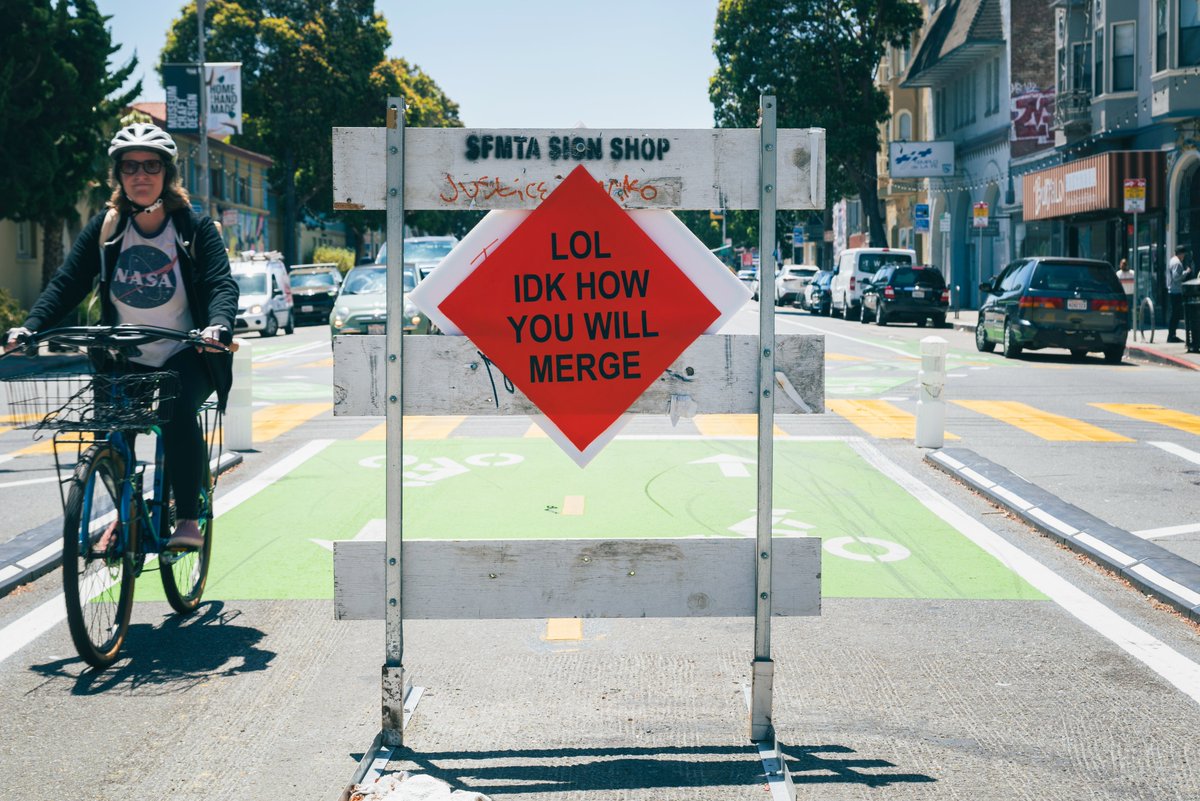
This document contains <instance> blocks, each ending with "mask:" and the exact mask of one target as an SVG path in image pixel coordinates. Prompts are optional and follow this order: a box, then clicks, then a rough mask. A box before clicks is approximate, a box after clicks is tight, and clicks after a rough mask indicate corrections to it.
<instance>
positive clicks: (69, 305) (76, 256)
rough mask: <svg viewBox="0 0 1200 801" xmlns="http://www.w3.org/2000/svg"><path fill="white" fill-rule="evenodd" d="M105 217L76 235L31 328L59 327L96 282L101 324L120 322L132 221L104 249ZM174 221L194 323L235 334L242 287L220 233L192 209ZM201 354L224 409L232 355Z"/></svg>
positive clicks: (29, 324)
mask: <svg viewBox="0 0 1200 801" xmlns="http://www.w3.org/2000/svg"><path fill="white" fill-rule="evenodd" d="M104 216H105V212H101V213H100V214H97V215H96V216H95V217H93V218H92V219H91V220H90V221H89V222H88V224H87V225H86V226H84V228H83V231H81V232H80V234H79V236H78V237H76V239H75V244H74V245H73V246H72V247H71V253H70V255H68V256H67V260H66V261H64V262H63V264H62V266H61V267H59V268H58V271H57V272H56V273H55V274H54V276H53V277H52V278H51V279H50V283H49V284H47V285H46V288H45V290H43V292H42V294H41V297H39V298H38V299H37V302H36V303H34V304H33V309H31V310H30V312H29V317H28V318H27V319H26V320H25V327H26V328H28V329H29V330H31V331H39V330H44V329H46V328H48V327H51V326H54V325H56V324H57V323H58V322H59V320H61V319H62V318H63V317H64V316H66V315H67V314H68V313H70V312H72V311H74V310H75V309H76V308H77V307H78V306H79V304H80V303H81V302H82V301H83V299H84V298H85V297H87V295H88V293H89V292H91V291H92V287H93V286H96V285H97V282H99V283H98V288H99V293H98V294H99V296H100V322H101V324H102V325H113V324H115V323H116V321H117V311H116V308H115V307H114V306H113V303H112V297H111V294H110V290H109V285H110V283H111V281H112V270H113V268H114V267H115V266H116V263H117V257H118V256H120V254H121V239H122V237H123V236H124V234H125V228H126V226H128V225H129V224H130V222H129V220H130V218H129V217H127V216H122V217H121V218H120V220H119V221H118V222H117V227H116V229H115V231H114V232H113V235H112V236H111V237H110V238H109V239H108V241H107V242H105V243H104V247H103V248H101V247H100V229H101V228H102V227H103V225H104ZM170 218H171V222H173V223H174V224H175V235H176V240H175V247H176V250H177V251H178V254H179V270H180V273H181V274H182V275H183V282H184V286H185V287H186V288H187V297H188V306H189V308H190V309H191V312H192V320H193V321H194V322H195V324H196V326H197V327H198V328H205V327H207V326H210V325H223V326H225V327H226V328H228V329H229V330H230V331H232V330H233V326H234V318H235V317H236V316H237V305H238V285H237V282H236V281H234V280H233V276H232V275H231V274H230V271H229V256H228V255H227V254H226V252H225V243H224V242H223V241H222V240H221V235H220V234H219V233H218V232H217V228H216V226H215V225H214V224H213V221H212V219H211V218H209V217H200V216H198V215H196V214H195V213H193V212H192V211H191V209H176V210H175V211H173V212H171V214H170ZM202 355H203V356H204V359H203V362H204V364H205V366H206V367H207V368H208V370H209V373H210V374H211V376H212V379H213V386H215V387H216V389H217V398H218V400H219V401H220V405H221V408H224V407H225V401H226V399H227V398H228V397H229V388H230V386H231V385H232V384H233V357H232V356H231V355H230V354H228V353H208V352H205V353H203V354H202Z"/></svg>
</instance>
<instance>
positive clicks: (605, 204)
mask: <svg viewBox="0 0 1200 801" xmlns="http://www.w3.org/2000/svg"><path fill="white" fill-rule="evenodd" d="M761 111H762V125H761V127H760V128H759V129H728V130H726V129H718V130H651V131H648V130H632V129H631V130H589V129H565V130H544V129H532V130H522V129H511V130H474V129H454V128H438V129H432V128H414V129H407V130H406V129H405V128H404V125H403V119H404V109H403V106H402V104H401V101H400V100H399V99H398V98H393V99H391V100H389V108H388V117H387V119H388V124H387V126H386V127H385V128H337V129H334V132H333V137H334V200H335V206H336V207H337V208H340V209H345V210H351V209H386V210H387V238H388V240H389V242H390V243H391V246H390V247H389V248H388V252H387V254H388V286H389V294H388V318H389V320H391V321H396V320H400V319H401V317H402V314H403V311H404V301H405V298H404V296H403V294H402V292H400V291H395V288H398V287H401V286H402V285H403V283H402V266H403V258H404V256H403V252H402V247H398V245H400V244H401V243H402V242H403V226H404V212H405V210H406V209H441V210H449V209H487V210H489V214H488V215H487V216H486V217H485V218H484V220H483V221H482V222H481V223H480V224H479V225H478V226H476V228H475V230H473V231H472V232H471V233H470V234H468V236H467V237H465V238H464V239H463V241H462V242H461V243H459V245H458V246H457V247H456V249H455V251H454V252H453V253H452V254H451V255H450V256H449V257H447V259H446V261H445V262H444V263H443V264H442V266H440V267H439V268H438V269H437V270H435V271H434V272H433V274H432V275H431V276H430V278H429V279H426V281H425V282H422V286H421V288H420V291H419V292H415V293H414V294H413V295H412V300H413V302H415V303H418V305H419V306H421V307H422V308H423V309H424V310H426V311H427V312H428V313H429V314H430V315H431V318H432V319H434V321H435V322H436V323H437V324H438V325H439V327H440V328H442V330H443V331H445V332H446V333H447V334H451V335H449V336H408V337H405V336H403V334H402V326H400V325H396V324H391V325H388V327H387V334H386V336H359V337H337V338H336V339H335V343H334V353H335V367H334V385H335V412H336V413H338V414H385V415H386V417H387V445H386V461H387V467H388V474H387V522H386V526H387V528H386V542H385V543H378V542H369V541H351V542H341V543H337V548H336V549H335V560H334V568H335V607H336V614H337V615H338V616H339V617H343V618H363V617H371V618H380V617H382V618H384V619H385V620H386V663H385V664H384V666H383V710H384V713H383V731H382V738H381V739H382V743H383V744H384V745H387V746H396V745H400V744H401V742H402V737H403V728H404V722H405V717H406V712H407V713H411V708H412V706H413V705H414V703H415V701H414V700H413V694H412V691H411V689H410V688H411V685H409V684H408V683H407V682H406V681H405V678H404V671H403V666H402V665H403V663H402V658H403V631H402V622H403V620H404V618H406V617H408V618H416V619H420V618H435V619H446V618H470V619H479V618H485V617H486V618H545V617H556V616H557V617H692V616H741V615H744V616H750V615H753V616H754V617H755V653H754V661H753V664H752V683H751V701H750V736H751V739H753V740H755V741H759V742H762V741H766V740H772V739H773V737H774V730H773V728H772V726H771V685H772V677H773V663H772V661H771V656H770V618H771V615H772V614H777V615H812V614H819V612H820V576H819V574H820V543H819V540H818V539H816V538H808V537H796V538H790V537H789V538H780V539H779V540H777V541H775V542H773V541H772V537H771V522H772V521H771V502H772V493H771V477H772V459H773V453H772V430H773V427H774V413H775V409H776V401H775V399H776V397H779V402H778V404H779V405H778V408H779V410H780V411H781V412H785V413H807V412H822V411H824V341H823V339H822V338H821V337H817V336H810V335H786V336H779V337H776V335H775V320H774V306H773V305H772V304H770V303H764V304H761V316H760V325H759V333H758V336H757V337H756V336H749V335H719V334H716V333H714V332H715V331H716V330H717V328H719V327H720V325H721V324H722V323H723V322H724V321H725V320H726V319H728V318H729V317H730V316H731V315H732V314H733V313H734V312H735V311H736V310H737V308H738V307H739V306H740V305H741V304H742V303H743V302H744V300H745V291H744V290H743V289H742V288H741V287H740V282H737V281H736V279H734V278H733V277H732V276H731V275H730V274H729V272H728V270H726V269H725V268H724V267H723V266H722V265H720V263H719V262H718V261H717V260H716V259H715V258H713V257H712V255H711V254H710V253H708V251H707V249H706V248H704V247H703V245H700V244H699V243H698V242H697V241H696V240H695V237H694V236H692V235H691V233H690V232H689V231H687V229H686V228H684V227H683V226H682V224H680V223H679V222H678V220H677V219H676V218H675V217H674V215H673V214H671V210H673V209H714V208H727V209H759V211H760V246H759V252H760V253H761V254H763V255H762V265H761V274H762V275H766V276H771V275H774V272H775V264H774V257H773V251H774V243H775V214H776V210H777V209H781V208H787V209H808V210H813V209H820V208H823V207H824V193H825V170H824V141H825V139H824V137H825V132H824V131H823V130H819V129H783V130H777V129H776V127H775V118H776V110H775V102H774V98H773V97H763V99H762V109H761ZM381 158H382V159H383V160H384V161H385V162H386V170H380V169H379V167H380V160H381ZM435 279H436V280H435ZM453 334H462V335H463V336H454V335H453ZM384 376H386V377H384ZM418 378H419V381H420V386H421V387H422V390H421V392H412V393H409V394H405V392H404V387H405V386H406V385H410V384H411V383H412V382H414V381H416V380H418ZM402 412H403V413H408V414H418V415H420V414H458V415H462V414H501V415H511V414H529V415H533V416H534V419H535V420H537V421H538V422H539V424H541V425H542V426H543V427H544V428H545V429H546V430H547V432H548V433H549V434H550V435H551V436H552V437H553V438H554V439H555V441H556V442H558V444H559V445H560V446H561V447H562V448H563V449H564V451H566V452H567V453H568V454H569V455H570V456H571V458H572V459H574V460H575V461H576V463H577V464H579V465H580V466H581V467H582V466H583V465H586V464H587V463H588V461H589V460H590V459H591V458H592V456H594V455H595V453H596V452H597V451H598V450H599V449H601V448H603V447H604V445H605V444H606V443H607V442H608V441H609V440H611V438H612V437H613V436H614V435H615V434H616V432H617V430H619V428H620V425H621V423H622V421H623V420H624V419H625V417H626V416H627V415H629V414H658V415H663V414H669V415H671V416H672V417H673V418H677V417H678V416H690V415H691V414H694V413H696V412H701V413H712V414H732V413H743V414H744V413H757V414H758V438H759V444H758V511H757V521H758V525H757V537H756V539H753V540H751V539H737V538H730V539H682V540H678V539H677V540H668V539H649V540H629V539H613V540H607V541H604V540H594V539H593V540H586V541H576V540H562V541H545V540H541V541H511V540H510V541H504V542H486V541H478V540H463V541H450V542H422V541H415V540H411V541H408V542H405V541H404V539H403V532H402V522H401V501H402V485H403V464H404V461H403V459H404V454H403V446H402ZM591 469H595V468H591ZM380 546H382V547H380ZM681 563H682V564H683V565H684V568H683V569H682V570H681V569H679V567H678V566H679V565H680V564H681ZM562 565H571V566H572V567H571V568H570V569H569V570H567V571H566V572H564V571H563V570H562V569H561V566H562ZM731 565H733V566H737V565H741V566H743V567H744V569H743V570H739V569H736V568H734V569H731V568H730V566H731ZM552 566H558V567H552ZM773 573H774V574H775V575H776V576H777V577H778V578H779V579H780V581H779V583H778V584H775V583H773V581H772V574H773ZM447 586H453V587H454V592H452V593H447V592H444V588H445V587H447ZM530 588H534V589H535V590H536V591H534V592H531V591H530ZM406 703H407V709H406Z"/></svg>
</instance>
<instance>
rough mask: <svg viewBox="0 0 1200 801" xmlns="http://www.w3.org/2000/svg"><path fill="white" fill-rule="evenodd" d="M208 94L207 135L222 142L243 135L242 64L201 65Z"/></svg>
mask: <svg viewBox="0 0 1200 801" xmlns="http://www.w3.org/2000/svg"><path fill="white" fill-rule="evenodd" d="M204 66H205V68H206V70H205V72H206V75H207V83H206V88H207V90H208V132H209V133H210V134H214V135H216V136H217V137H218V138H221V139H224V138H225V137H226V136H229V135H230V134H235V133H241V132H242V65H241V62H229V63H216V64H214V63H211V62H210V63H208V64H205V65H204Z"/></svg>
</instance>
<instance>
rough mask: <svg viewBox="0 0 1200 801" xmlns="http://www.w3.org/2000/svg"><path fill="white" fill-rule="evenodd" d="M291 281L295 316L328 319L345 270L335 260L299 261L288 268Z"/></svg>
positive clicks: (297, 318)
mask: <svg viewBox="0 0 1200 801" xmlns="http://www.w3.org/2000/svg"><path fill="white" fill-rule="evenodd" d="M288 278H289V279H290V280H291V282H292V298H293V300H294V302H295V304H296V305H295V308H294V311H295V313H296V320H297V321H298V322H304V321H305V320H319V321H321V322H326V323H327V322H329V314H330V312H332V311H333V303H334V301H335V300H337V295H338V289H340V288H341V286H342V271H341V270H339V269H338V266H337V265H336V264H300V265H296V266H295V267H292V269H291V270H290V271H289V272H288Z"/></svg>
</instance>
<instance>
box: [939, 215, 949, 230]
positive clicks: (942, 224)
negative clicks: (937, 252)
mask: <svg viewBox="0 0 1200 801" xmlns="http://www.w3.org/2000/svg"><path fill="white" fill-rule="evenodd" d="M938 230H939V231H941V232H942V233H943V234H948V233H950V212H948V211H944V212H942V216H941V217H939V218H938Z"/></svg>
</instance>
